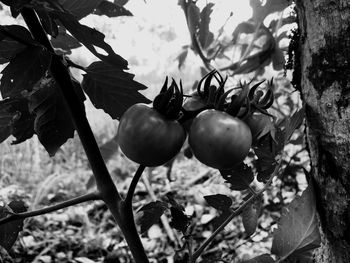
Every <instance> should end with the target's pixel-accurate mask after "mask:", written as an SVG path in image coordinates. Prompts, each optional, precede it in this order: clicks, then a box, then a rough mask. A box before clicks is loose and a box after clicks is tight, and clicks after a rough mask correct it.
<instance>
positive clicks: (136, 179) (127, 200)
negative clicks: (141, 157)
mask: <svg viewBox="0 0 350 263" xmlns="http://www.w3.org/2000/svg"><path fill="white" fill-rule="evenodd" d="M145 168H146V167H145V166H144V165H142V164H140V165H139V168H137V170H136V172H135V174H134V177H133V178H132V181H131V183H130V186H129V190H128V193H127V194H126V198H125V204H128V205H130V206H131V205H132V197H133V196H134V193H135V189H136V186H137V183H138V182H139V180H140V178H141V175H142V173H143V171H144V170H145Z"/></svg>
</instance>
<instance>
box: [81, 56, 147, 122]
mask: <svg viewBox="0 0 350 263" xmlns="http://www.w3.org/2000/svg"><path fill="white" fill-rule="evenodd" d="M86 72H87V73H86V74H85V75H84V79H83V83H82V85H83V89H84V91H85V92H86V93H87V94H88V96H89V97H90V99H91V101H92V103H93V104H94V106H95V107H96V108H97V109H103V110H104V111H105V112H106V113H108V114H109V115H110V116H111V117H112V118H113V119H119V118H120V117H121V115H122V114H123V113H124V112H125V111H126V110H127V109H128V108H129V107H130V106H132V105H134V104H136V103H149V102H150V101H149V100H148V99H147V98H146V97H145V96H143V95H142V94H140V93H139V92H138V90H142V89H146V86H144V85H143V84H141V83H139V82H137V81H134V80H133V78H134V75H133V74H130V73H128V72H125V71H123V70H122V69H120V68H117V67H114V66H111V65H109V64H106V63H104V62H93V63H92V64H91V65H90V66H89V67H88V68H87V69H86Z"/></svg>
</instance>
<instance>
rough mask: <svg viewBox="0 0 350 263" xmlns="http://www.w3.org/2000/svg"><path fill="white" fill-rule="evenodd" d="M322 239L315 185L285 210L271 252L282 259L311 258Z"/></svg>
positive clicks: (310, 184)
mask: <svg viewBox="0 0 350 263" xmlns="http://www.w3.org/2000/svg"><path fill="white" fill-rule="evenodd" d="M320 243H321V237H320V233H319V229H318V220H317V213H316V197H315V193H314V188H313V184H312V182H311V181H310V183H309V186H308V187H307V188H306V189H305V190H304V192H303V193H302V195H301V196H296V197H295V199H294V200H293V201H292V202H291V203H290V204H289V205H288V206H287V207H286V208H284V209H283V212H282V216H281V219H280V222H279V225H278V228H277V229H276V230H275V231H274V234H273V242H272V248H271V252H272V253H273V254H275V255H277V256H278V257H279V258H280V261H282V260H284V259H287V258H288V259H291V258H295V257H298V258H299V259H300V258H303V257H304V256H305V257H306V258H308V257H309V255H310V252H311V251H313V250H314V249H315V248H317V247H319V246H320ZM300 262H304V261H300Z"/></svg>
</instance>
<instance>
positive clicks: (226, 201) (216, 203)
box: [204, 194, 232, 211]
mask: <svg viewBox="0 0 350 263" xmlns="http://www.w3.org/2000/svg"><path fill="white" fill-rule="evenodd" d="M204 199H205V201H207V203H208V204H209V205H210V206H212V207H214V208H215V209H217V210H221V211H225V210H228V209H229V208H230V207H231V205H232V199H231V198H230V197H228V196H227V195H222V194H216V195H207V196H204Z"/></svg>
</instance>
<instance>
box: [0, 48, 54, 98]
mask: <svg viewBox="0 0 350 263" xmlns="http://www.w3.org/2000/svg"><path fill="white" fill-rule="evenodd" d="M50 63H51V54H50V53H49V52H47V51H45V50H44V49H42V48H39V47H31V48H27V49H26V50H24V51H23V52H21V53H19V54H18V55H17V56H16V57H15V58H14V59H12V60H11V62H10V63H9V64H8V65H7V66H6V67H5V68H4V69H3V71H2V72H1V73H2V74H3V76H2V78H1V83H0V91H1V95H2V97H3V98H6V97H13V96H18V95H20V93H21V92H22V91H24V90H27V91H31V90H32V89H33V86H34V84H35V83H36V82H37V81H39V80H40V79H41V77H43V76H44V74H45V73H46V71H47V70H48V68H49V65H50ZM18 76H20V77H18Z"/></svg>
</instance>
